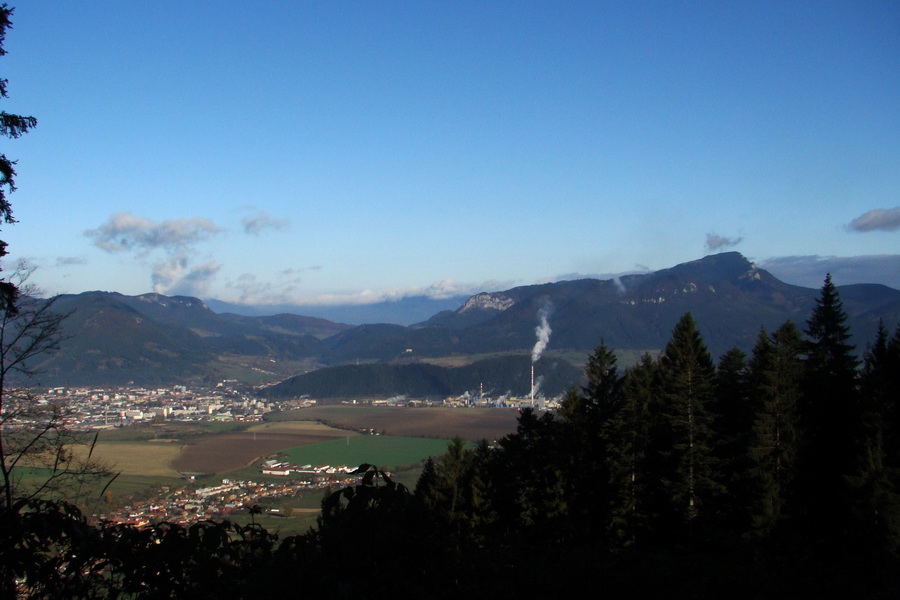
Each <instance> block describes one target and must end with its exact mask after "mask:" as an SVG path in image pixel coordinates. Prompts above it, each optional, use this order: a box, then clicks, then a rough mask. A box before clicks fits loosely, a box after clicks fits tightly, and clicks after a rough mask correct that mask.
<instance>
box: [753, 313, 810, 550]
mask: <svg viewBox="0 0 900 600" xmlns="http://www.w3.org/2000/svg"><path fill="white" fill-rule="evenodd" d="M802 350H803V340H802V338H801V336H800V331H799V330H798V329H797V326H796V325H794V323H792V322H790V321H788V322H787V323H785V324H784V325H782V326H781V327H779V328H778V329H777V330H776V331H775V333H774V334H772V337H771V339H770V338H769V336H768V335H767V334H766V332H765V331H761V332H760V335H759V338H758V340H757V343H756V346H755V347H754V349H753V358H752V360H751V362H750V369H751V375H750V377H751V382H752V386H751V395H752V401H753V405H754V417H753V425H752V428H751V437H750V443H749V446H748V449H747V458H748V461H749V463H748V467H749V469H748V472H747V475H748V486H747V492H748V493H747V498H746V500H747V508H748V510H749V517H750V523H749V525H750V527H751V529H752V530H753V531H755V532H756V533H759V534H767V533H769V532H770V531H771V530H772V528H773V527H774V526H775V525H776V523H777V522H778V521H779V519H780V518H781V516H782V510H783V506H784V503H785V501H786V499H787V497H788V495H789V493H790V486H791V481H792V479H793V474H794V466H795V461H796V455H797V409H798V404H799V401H800V387H801V384H802V381H803V363H802V360H801V355H802Z"/></svg>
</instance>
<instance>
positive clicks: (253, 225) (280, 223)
mask: <svg viewBox="0 0 900 600" xmlns="http://www.w3.org/2000/svg"><path fill="white" fill-rule="evenodd" d="M289 224H290V221H288V220H286V219H273V218H272V217H270V216H269V215H267V214H266V213H264V212H262V211H259V212H258V213H256V214H255V215H247V216H245V217H243V218H241V225H242V226H243V227H244V233H248V234H250V235H259V234H260V233H262V232H263V231H265V230H266V229H284V228H285V227H287V226H288V225H289Z"/></svg>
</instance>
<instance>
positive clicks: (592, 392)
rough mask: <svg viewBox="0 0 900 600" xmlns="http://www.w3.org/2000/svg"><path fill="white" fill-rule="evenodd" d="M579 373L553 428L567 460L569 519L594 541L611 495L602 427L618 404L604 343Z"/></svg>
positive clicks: (612, 364)
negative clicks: (577, 382)
mask: <svg viewBox="0 0 900 600" xmlns="http://www.w3.org/2000/svg"><path fill="white" fill-rule="evenodd" d="M584 374H585V379H586V383H585V385H584V386H582V387H581V388H580V389H573V390H571V391H570V392H569V393H568V394H567V395H566V398H565V400H564V401H563V403H562V406H561V407H560V410H559V423H558V426H559V428H560V436H561V440H560V441H561V443H562V444H563V445H564V446H565V448H566V450H565V451H564V452H565V453H566V454H567V455H568V456H569V457H571V461H572V462H571V465H572V468H571V471H570V477H569V478H568V482H567V486H568V493H567V496H568V498H569V504H570V510H571V514H572V516H573V518H574V519H576V520H577V522H578V524H577V525H576V527H577V528H579V529H580V530H582V531H583V533H584V534H585V535H589V536H598V535H601V534H602V533H603V532H604V530H605V529H606V526H607V520H608V513H607V507H608V506H609V500H610V496H611V494H612V489H611V487H610V475H609V465H608V464H607V459H606V452H607V442H606V438H605V436H606V433H607V432H606V427H605V424H606V423H607V422H608V421H609V420H610V419H611V418H613V417H614V415H615V414H616V412H617V411H618V410H619V406H620V404H621V394H620V378H619V373H618V368H617V366H616V357H615V355H614V354H613V352H612V351H611V350H610V349H609V348H608V347H607V346H606V343H605V342H603V341H601V343H600V345H599V346H597V348H596V349H595V350H594V351H593V353H591V355H590V357H589V358H588V361H587V364H586V365H585V368H584Z"/></svg>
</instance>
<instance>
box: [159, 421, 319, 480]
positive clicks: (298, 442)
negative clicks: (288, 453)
mask: <svg viewBox="0 0 900 600" xmlns="http://www.w3.org/2000/svg"><path fill="white" fill-rule="evenodd" d="M334 438H335V436H334V435H316V434H304V433H259V434H256V435H254V433H252V431H242V432H240V433H223V434H219V435H210V436H205V437H202V438H198V439H196V440H192V441H190V442H188V443H187V444H186V445H185V446H184V447H183V448H182V451H181V455H180V456H179V457H178V458H176V459H175V460H174V461H172V468H173V469H175V470H176V471H180V472H182V473H221V472H223V471H230V470H232V469H239V468H241V467H245V466H247V465H248V464H250V463H252V462H253V461H254V460H255V459H257V458H259V457H261V456H267V455H269V454H273V453H275V452H278V451H279V450H284V449H285V448H293V447H295V446H305V445H307V444H318V443H319V442H328V441H330V440H333V439H334Z"/></svg>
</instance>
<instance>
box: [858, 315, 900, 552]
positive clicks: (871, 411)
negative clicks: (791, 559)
mask: <svg viewBox="0 0 900 600" xmlns="http://www.w3.org/2000/svg"><path fill="white" fill-rule="evenodd" d="M898 333H900V328H898ZM894 350H895V349H893V348H891V342H890V341H889V340H888V331H887V329H886V328H885V326H884V322H881V323H879V326H878V333H877V336H876V338H875V343H874V344H872V345H871V346H869V348H868V350H867V351H866V354H865V357H864V361H863V368H862V373H861V376H860V414H861V423H862V433H863V438H862V440H861V442H860V448H859V452H860V466H859V472H858V474H857V475H856V476H855V477H853V478H851V482H852V483H853V485H855V487H856V488H857V489H856V490H855V491H856V492H857V493H856V497H855V500H856V511H857V515H856V516H857V518H858V520H859V521H860V527H861V529H862V532H863V534H864V535H865V536H866V538H867V539H868V542H869V543H868V546H869V547H870V548H872V549H873V550H878V551H882V552H884V551H886V552H888V553H889V554H890V553H897V551H898V549H900V461H898V460H897V458H898V457H897V450H896V446H897V439H896V437H897V433H898V432H897V429H896V426H897V422H896V420H895V419H896V411H897V403H898V401H900V400H898V394H900V385H898V383H900V361H898V358H900V357H898V353H897V352H895V351H894Z"/></svg>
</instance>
